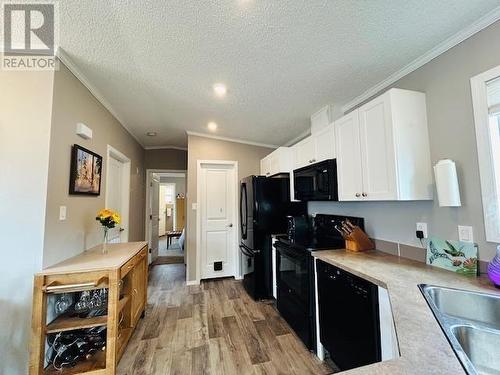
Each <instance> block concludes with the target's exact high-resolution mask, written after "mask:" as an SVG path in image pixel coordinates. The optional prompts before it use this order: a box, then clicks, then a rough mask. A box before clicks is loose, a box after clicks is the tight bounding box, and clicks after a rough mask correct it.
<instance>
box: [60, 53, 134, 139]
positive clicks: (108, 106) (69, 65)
mask: <svg viewBox="0 0 500 375" xmlns="http://www.w3.org/2000/svg"><path fill="white" fill-rule="evenodd" d="M56 56H57V58H58V59H59V60H60V61H61V62H62V63H63V64H64V65H65V66H66V68H68V69H69V71H70V72H71V73H73V75H74V76H75V77H76V78H77V79H78V80H79V81H80V82H81V83H82V85H84V86H85V87H86V88H87V90H89V91H90V93H91V94H92V95H93V96H94V98H96V99H97V101H98V102H99V103H101V104H102V105H103V107H104V108H106V109H107V110H108V111H109V112H110V113H111V114H112V115H113V116H114V117H115V118H116V119H117V120H118V122H119V123H120V124H121V125H122V126H123V127H124V128H125V130H126V131H127V132H128V133H129V134H130V135H131V136H132V137H133V138H134V139H135V140H136V141H137V143H139V145H141V147H142V148H144V144H143V143H142V142H141V141H140V140H139V138H137V137H136V136H135V134H134V133H133V132H132V130H131V127H130V126H129V125H127V123H126V122H125V121H123V119H122V118H120V116H119V115H118V113H117V112H116V111H115V110H114V109H113V107H112V105H111V104H110V103H109V102H108V101H107V100H106V98H105V97H104V95H103V94H102V93H101V92H100V91H99V90H98V89H97V88H96V87H95V86H94V85H93V84H92V83H90V81H89V79H88V78H87V77H86V76H85V74H83V73H82V71H81V70H80V68H78V67H77V66H76V64H75V63H74V62H73V60H71V58H70V57H69V56H68V54H67V53H66V52H65V51H64V50H63V49H62V48H61V47H57V51H56Z"/></svg>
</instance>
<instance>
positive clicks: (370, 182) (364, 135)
mask: <svg viewBox="0 0 500 375" xmlns="http://www.w3.org/2000/svg"><path fill="white" fill-rule="evenodd" d="M390 107H391V103H390V96H389V95H382V96H379V97H378V98H376V99H374V100H372V101H371V102H369V103H368V104H366V105H364V106H362V107H361V108H359V111H358V113H359V135H360V144H361V158H362V161H361V164H362V165H363V191H362V192H361V194H362V196H363V197H364V198H365V199H366V200H376V201H379V200H394V199H397V198H398V196H397V181H396V178H395V175H396V161H395V158H396V154H395V148H394V141H393V134H392V128H393V123H392V119H391V108H390Z"/></svg>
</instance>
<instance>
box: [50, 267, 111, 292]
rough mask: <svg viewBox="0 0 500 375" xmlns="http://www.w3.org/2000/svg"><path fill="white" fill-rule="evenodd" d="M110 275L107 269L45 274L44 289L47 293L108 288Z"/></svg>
mask: <svg viewBox="0 0 500 375" xmlns="http://www.w3.org/2000/svg"><path fill="white" fill-rule="evenodd" d="M108 277H109V274H108V272H107V271H95V272H79V273H71V274H55V275H45V276H43V286H42V290H43V291H44V292H45V293H72V292H76V291H82V290H90V289H98V288H107V287H108Z"/></svg>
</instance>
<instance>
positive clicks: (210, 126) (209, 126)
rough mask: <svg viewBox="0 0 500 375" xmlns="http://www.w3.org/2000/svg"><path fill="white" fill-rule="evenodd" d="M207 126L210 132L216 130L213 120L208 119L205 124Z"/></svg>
mask: <svg viewBox="0 0 500 375" xmlns="http://www.w3.org/2000/svg"><path fill="white" fill-rule="evenodd" d="M207 128H208V130H210V131H211V132H214V131H216V130H217V124H216V123H215V122H213V121H210V122H209V123H208V124H207Z"/></svg>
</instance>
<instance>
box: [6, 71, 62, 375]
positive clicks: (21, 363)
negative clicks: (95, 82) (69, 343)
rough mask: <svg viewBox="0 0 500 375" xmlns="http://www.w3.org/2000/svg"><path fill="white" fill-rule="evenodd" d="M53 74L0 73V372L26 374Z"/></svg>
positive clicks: (40, 252)
mask: <svg viewBox="0 0 500 375" xmlns="http://www.w3.org/2000/svg"><path fill="white" fill-rule="evenodd" d="M53 80H54V72H48V71H43V72H36V71H5V70H1V69H0V87H1V88H2V89H1V90H0V162H1V164H2V168H0V181H1V183H0V239H1V241H2V247H1V249H2V265H3V266H2V268H1V272H0V305H1V306H2V308H1V313H0V374H5V375H8V374H27V373H28V351H29V347H28V346H29V340H30V334H31V304H32V296H33V274H34V273H35V272H38V271H40V270H41V268H42V256H43V239H44V226H45V209H46V207H45V203H46V197H47V172H48V168H49V142H50V126H51V110H52V88H53Z"/></svg>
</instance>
